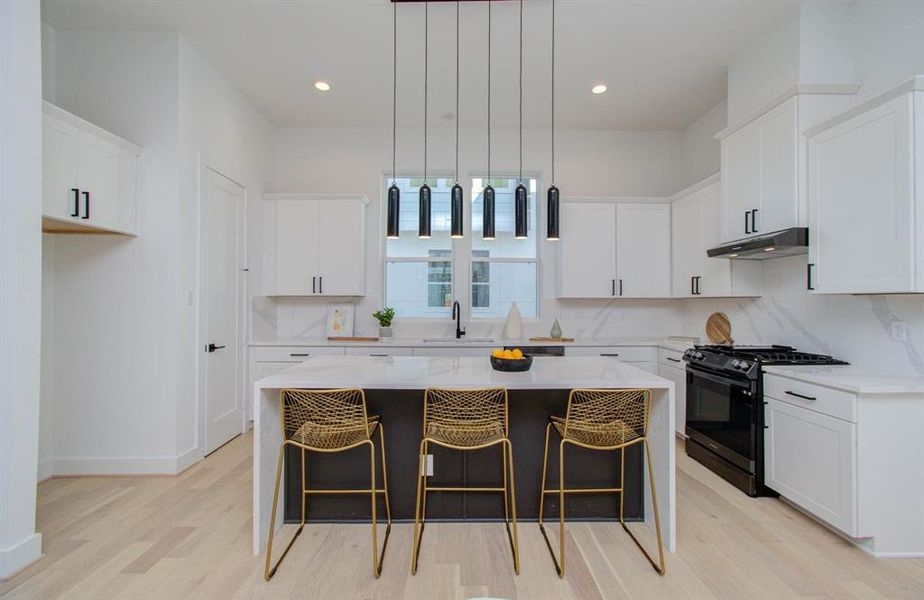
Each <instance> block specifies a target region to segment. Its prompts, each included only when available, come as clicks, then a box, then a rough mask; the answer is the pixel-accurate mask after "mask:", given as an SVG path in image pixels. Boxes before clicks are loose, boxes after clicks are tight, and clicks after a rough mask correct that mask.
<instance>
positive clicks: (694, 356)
mask: <svg viewBox="0 0 924 600" xmlns="http://www.w3.org/2000/svg"><path fill="white" fill-rule="evenodd" d="M704 356H705V355H704V354H703V353H702V352H697V353H696V354H694V355H693V358H695V359H697V360H703V357H704Z"/></svg>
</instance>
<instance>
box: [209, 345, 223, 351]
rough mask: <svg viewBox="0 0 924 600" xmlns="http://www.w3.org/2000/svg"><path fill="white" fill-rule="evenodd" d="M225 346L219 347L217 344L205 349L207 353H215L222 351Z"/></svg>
mask: <svg viewBox="0 0 924 600" xmlns="http://www.w3.org/2000/svg"><path fill="white" fill-rule="evenodd" d="M222 348H224V346H218V345H216V344H209V345H208V346H206V347H205V351H206V352H215V351H216V350H221V349H222Z"/></svg>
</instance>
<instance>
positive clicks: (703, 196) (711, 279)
mask: <svg viewBox="0 0 924 600" xmlns="http://www.w3.org/2000/svg"><path fill="white" fill-rule="evenodd" d="M700 201H701V204H702V219H703V226H702V232H703V234H702V235H703V244H702V246H701V247H700V248H699V252H698V253H699V256H700V261H701V262H700V264H701V267H700V271H699V273H697V275H699V276H700V279H699V295H700V296H712V297H723V296H731V294H732V284H731V283H732V282H731V273H732V262H733V261H732V260H730V259H728V258H724V257H716V258H709V257H708V256H706V250H708V249H709V248H713V247H715V246H718V245H719V244H720V243H721V237H722V234H721V231H720V230H721V220H722V206H721V205H722V197H721V189H720V184H718V183H714V184H712V185H710V186H708V187H705V188H703V189H702V191H701V192H700Z"/></svg>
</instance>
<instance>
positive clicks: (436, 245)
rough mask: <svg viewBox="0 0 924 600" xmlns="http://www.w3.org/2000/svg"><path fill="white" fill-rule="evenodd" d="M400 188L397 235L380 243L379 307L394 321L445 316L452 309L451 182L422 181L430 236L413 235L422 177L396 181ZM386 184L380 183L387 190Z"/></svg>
mask: <svg viewBox="0 0 924 600" xmlns="http://www.w3.org/2000/svg"><path fill="white" fill-rule="evenodd" d="M394 181H395V183H397V185H398V188H399V189H400V190H401V212H400V220H399V224H398V225H399V228H400V232H401V237H399V238H398V239H396V240H386V245H385V304H386V305H388V306H391V307H392V308H394V309H395V311H396V312H397V314H398V316H400V317H448V316H449V311H450V307H451V306H452V299H453V296H452V293H453V292H452V289H453V287H452V284H453V281H452V270H453V257H452V240H451V239H450V238H449V191H450V189H451V188H452V185H453V181H452V180H450V179H448V178H428V180H427V181H428V184H429V185H430V188H431V191H430V202H431V208H430V210H431V212H432V223H433V229H432V237H431V238H430V239H428V240H422V239H420V238H418V237H417V219H418V216H417V198H418V192H419V190H420V186H421V185H422V184H423V179H421V178H412V177H398V178H397V179H396V180H394ZM391 184H392V179H391V178H390V177H389V178H387V180H386V181H385V188H386V189H387V188H388V187H390V186H391Z"/></svg>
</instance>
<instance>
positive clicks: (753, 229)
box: [751, 208, 759, 233]
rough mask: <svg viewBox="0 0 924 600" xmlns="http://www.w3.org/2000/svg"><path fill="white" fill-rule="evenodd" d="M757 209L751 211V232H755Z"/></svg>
mask: <svg viewBox="0 0 924 600" xmlns="http://www.w3.org/2000/svg"><path fill="white" fill-rule="evenodd" d="M758 231H759V230H758V229H757V209H756V208H755V209H754V210H752V211H751V233H757V232H758Z"/></svg>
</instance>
